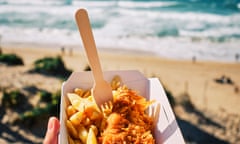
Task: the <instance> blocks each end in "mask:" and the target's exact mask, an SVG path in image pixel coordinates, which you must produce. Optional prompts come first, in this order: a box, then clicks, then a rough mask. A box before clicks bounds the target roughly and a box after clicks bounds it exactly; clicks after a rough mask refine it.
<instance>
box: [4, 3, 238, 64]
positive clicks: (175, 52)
mask: <svg viewBox="0 0 240 144" xmlns="http://www.w3.org/2000/svg"><path fill="white" fill-rule="evenodd" d="M2 3H4V2H2V1H0V35H1V36H2V39H1V43H38V44H51V45H57V46H62V45H75V46H77V47H81V39H80V36H79V33H78V30H77V28H76V24H75V19H74V14H75V11H76V10H77V9H78V8H81V7H84V8H86V9H88V12H89V16H90V20H91V23H92V26H93V32H94V35H95V39H96V44H97V46H98V47H99V48H118V49H126V50H138V51H142V52H148V53H153V54H156V55H161V56H165V57H171V58H184V59H191V58H192V57H193V56H196V57H197V58H198V59H202V60H223V61H234V56H235V54H236V53H239V54H240V47H239V46H238V45H239V43H240V38H239V37H240V14H239V13H233V14H218V13H212V12H199V11H194V10H185V11H181V12H180V11H178V10H176V9H173V7H175V6H178V4H179V3H181V1H179V2H172V1H107V0H105V1H82V0H74V1H64V0H61V1H60V0H50V1H46V0H32V1H29V0H8V1H6V2H5V4H2ZM66 3H68V4H66ZM1 4H2V5H1ZM65 4H66V5H65ZM185 4H186V3H185ZM181 6H182V5H181ZM168 7H169V9H168ZM238 7H239V4H238ZM206 11H207V10H206Z"/></svg>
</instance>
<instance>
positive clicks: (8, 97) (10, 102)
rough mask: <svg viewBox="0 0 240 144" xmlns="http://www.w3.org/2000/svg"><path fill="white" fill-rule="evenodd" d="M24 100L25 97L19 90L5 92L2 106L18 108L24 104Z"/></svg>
mask: <svg viewBox="0 0 240 144" xmlns="http://www.w3.org/2000/svg"><path fill="white" fill-rule="evenodd" d="M24 99H25V95H24V94H23V93H21V92H20V91H18V90H14V91H10V92H6V91H3V97H2V105H3V106H4V107H17V106H20V105H21V104H22V103H23V101H24Z"/></svg>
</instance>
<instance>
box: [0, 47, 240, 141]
mask: <svg viewBox="0 0 240 144" xmlns="http://www.w3.org/2000/svg"><path fill="white" fill-rule="evenodd" d="M2 47H3V49H2V52H3V53H15V54H17V55H18V56H20V57H22V58H23V60H24V66H17V67H8V66H4V65H0V73H1V74H0V86H1V87H9V86H13V87H14V86H15V87H16V85H17V84H18V86H19V87H21V85H23V84H26V83H28V84H29V83H31V84H38V85H39V86H40V87H42V88H45V89H48V90H56V89H60V88H61V81H60V80H57V79H55V78H45V77H44V76H41V75H30V76H27V74H25V73H24V72H25V71H27V70H28V69H30V68H31V67H33V62H34V61H35V60H37V59H39V58H43V57H46V56H57V55H61V56H62V58H63V60H64V63H65V66H66V67H67V68H68V69H71V70H73V71H83V70H84V68H85V67H86V66H87V65H88V64H87V58H86V57H85V53H84V51H83V49H81V48H74V49H72V51H71V50H70V49H68V47H66V48H65V51H64V53H63V52H62V51H61V48H48V47H42V48H41V47H38V48H36V47H34V46H33V45H21V46H13V45H11V46H2ZM99 56H100V60H101V63H102V68H103V70H106V71H108V70H139V71H141V72H142V73H143V74H144V75H145V76H146V77H149V78H150V77H158V78H159V79H160V81H161V83H162V84H163V85H164V87H165V88H166V89H167V90H168V91H170V92H171V93H172V95H173V96H174V98H178V97H180V96H181V95H182V94H184V93H185V94H186V93H187V94H188V95H189V96H190V100H191V102H192V103H193V105H194V106H195V107H196V109H197V110H199V111H201V112H206V114H209V115H211V114H214V115H218V114H223V113H224V114H225V113H227V114H231V115H237V116H238V115H239V111H240V75H239V74H240V62H233V63H226V62H209V61H198V60H196V61H195V62H193V61H192V60H173V59H166V58H160V57H157V56H154V55H152V54H143V53H137V52H127V51H124V52H121V51H119V52H118V51H107V50H99ZM222 76H225V77H227V78H228V79H230V80H231V82H232V84H229V83H220V82H216V79H218V80H219V79H220V78H221V77H222ZM34 81H36V82H34ZM33 103H34V101H33ZM176 115H177V116H178V117H179V118H181V119H184V120H186V121H190V122H189V123H191V124H197V123H194V121H192V122H191V116H189V114H188V113H186V112H184V111H183V110H182V109H181V108H179V107H178V108H176ZM239 123H240V119H239ZM223 125H224V124H223ZM201 129H203V130H204V131H206V132H209V133H211V132H212V131H211V130H208V128H205V129H204V127H203V128H201ZM43 131H44V129H43ZM212 135H215V136H216V137H218V138H219V139H224V140H225V141H229V142H231V141H230V140H229V139H227V138H225V137H224V136H221V134H220V135H217V134H215V132H212ZM222 135H224V133H223V134H222ZM238 136H239V135H238ZM235 137H236V136H235ZM238 138H239V137H238ZM0 139H1V138H0ZM30 139H31V138H30ZM239 139H240V138H239ZM239 139H238V140H239ZM41 140H42V138H41V137H40V138H38V141H41ZM236 141H237V140H235V141H234V142H236ZM0 142H1V140H0ZM3 142H4V141H3ZM238 142H240V140H239V141H238Z"/></svg>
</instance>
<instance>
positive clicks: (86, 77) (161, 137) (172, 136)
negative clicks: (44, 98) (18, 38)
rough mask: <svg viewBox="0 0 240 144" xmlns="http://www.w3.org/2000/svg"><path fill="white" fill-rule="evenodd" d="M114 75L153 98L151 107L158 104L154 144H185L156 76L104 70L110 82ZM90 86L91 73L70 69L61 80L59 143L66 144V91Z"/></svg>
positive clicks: (91, 83) (150, 98)
mask: <svg viewBox="0 0 240 144" xmlns="http://www.w3.org/2000/svg"><path fill="white" fill-rule="evenodd" d="M115 75H119V76H120V77H121V79H122V82H123V84H125V85H126V86H127V87H129V88H131V89H133V90H136V91H138V92H139V94H140V95H142V96H144V97H145V98H147V99H148V100H156V102H155V103H154V104H153V105H152V107H151V108H150V109H152V108H154V109H157V108H159V106H160V113H158V117H157V118H156V126H155V129H154V138H155V139H156V144H176V143H177V144H184V143H185V142H184V139H183V136H182V133H181V131H180V128H179V127H178V124H177V121H176V119H175V116H174V113H173V111H172V108H171V106H170V104H169V102H168V99H167V96H166V94H165V92H164V89H163V87H162V85H161V83H160V82H159V80H158V79H157V78H150V79H147V78H145V77H144V76H143V75H142V74H141V73H140V72H138V71H135V70H131V71H107V72H104V78H105V80H107V81H109V82H110V81H111V80H112V78H113V77H114V76H115ZM92 86H93V78H92V74H91V72H73V73H72V74H71V76H70V77H69V78H68V80H67V81H65V82H64V83H63V85H62V93H61V110H60V122H61V127H60V134H59V144H68V142H67V130H66V126H65V121H66V105H67V103H68V100H67V97H66V94H67V93H69V92H73V90H74V88H83V89H91V88H92Z"/></svg>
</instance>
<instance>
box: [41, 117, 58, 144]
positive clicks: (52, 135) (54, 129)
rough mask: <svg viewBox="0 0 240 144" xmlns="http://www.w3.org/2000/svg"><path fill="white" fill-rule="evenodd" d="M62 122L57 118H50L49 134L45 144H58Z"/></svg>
mask: <svg viewBox="0 0 240 144" xmlns="http://www.w3.org/2000/svg"><path fill="white" fill-rule="evenodd" d="M59 129H60V122H59V120H58V119H57V118H56V117H50V118H49V120H48V126H47V132H46V135H45V138H44V140H43V144H57V143H58V133H59Z"/></svg>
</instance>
